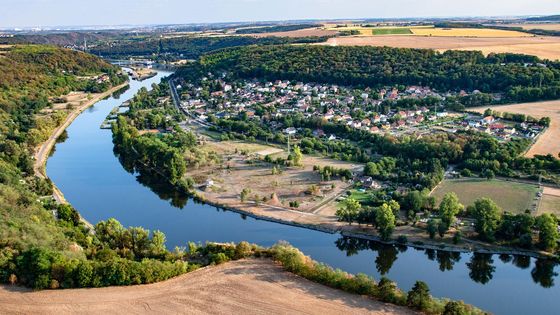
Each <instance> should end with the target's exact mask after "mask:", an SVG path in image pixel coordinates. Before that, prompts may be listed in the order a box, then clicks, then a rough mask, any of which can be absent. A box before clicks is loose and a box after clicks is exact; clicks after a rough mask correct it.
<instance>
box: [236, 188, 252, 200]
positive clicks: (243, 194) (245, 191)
mask: <svg viewBox="0 0 560 315" xmlns="http://www.w3.org/2000/svg"><path fill="white" fill-rule="evenodd" d="M250 193H251V189H249V188H243V190H241V194H240V195H239V198H240V199H241V202H245V200H247V197H249V194H250Z"/></svg>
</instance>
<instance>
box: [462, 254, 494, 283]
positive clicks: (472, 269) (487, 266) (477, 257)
mask: <svg viewBox="0 0 560 315" xmlns="http://www.w3.org/2000/svg"><path fill="white" fill-rule="evenodd" d="M493 263H494V259H492V255H491V254H486V253H474V254H473V255H472V256H471V260H470V261H469V262H468V263H467V267H468V268H469V276H470V277H471V279H472V280H473V281H474V282H478V283H481V284H486V283H488V282H489V281H490V280H492V277H493V274H494V271H496V267H494V265H492V264H493Z"/></svg>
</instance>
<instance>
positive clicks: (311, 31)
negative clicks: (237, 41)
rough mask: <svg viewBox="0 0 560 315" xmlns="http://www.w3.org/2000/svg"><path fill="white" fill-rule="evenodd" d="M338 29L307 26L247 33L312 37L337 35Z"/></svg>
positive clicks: (259, 35)
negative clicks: (283, 30)
mask: <svg viewBox="0 0 560 315" xmlns="http://www.w3.org/2000/svg"><path fill="white" fill-rule="evenodd" d="M337 34H338V31H336V30H327V29H322V28H306V29H301V30H295V31H285V32H272V33H259V34H247V35H249V36H253V37H270V36H275V37H292V38H297V37H312V36H319V37H320V36H334V35H337Z"/></svg>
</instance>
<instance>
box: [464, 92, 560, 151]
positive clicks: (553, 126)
mask: <svg viewBox="0 0 560 315" xmlns="http://www.w3.org/2000/svg"><path fill="white" fill-rule="evenodd" d="M486 108H488V106H483V107H476V108H472V109H469V110H475V111H478V112H481V113H482V112H484V110H486ZM490 108H491V109H492V110H495V111H498V112H509V113H520V114H525V115H530V116H533V117H535V118H541V117H550V119H551V122H550V127H549V128H548V129H547V130H546V132H545V133H544V134H542V135H541V136H540V137H539V138H538V139H537V142H536V143H535V144H534V145H533V146H532V147H531V149H529V151H527V153H526V154H525V156H528V157H532V156H535V155H546V154H552V155H553V156H558V154H559V153H560V140H559V139H560V100H557V101H548V102H536V103H522V104H512V105H501V106H490Z"/></svg>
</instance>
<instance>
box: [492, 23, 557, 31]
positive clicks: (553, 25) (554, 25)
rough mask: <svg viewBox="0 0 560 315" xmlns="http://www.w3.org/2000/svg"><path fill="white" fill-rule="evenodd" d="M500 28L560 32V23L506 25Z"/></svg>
mask: <svg viewBox="0 0 560 315" xmlns="http://www.w3.org/2000/svg"><path fill="white" fill-rule="evenodd" d="M500 26H507V27H521V28H522V29H524V30H547V31H560V23H543V24H505V25H502V24H500Z"/></svg>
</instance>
